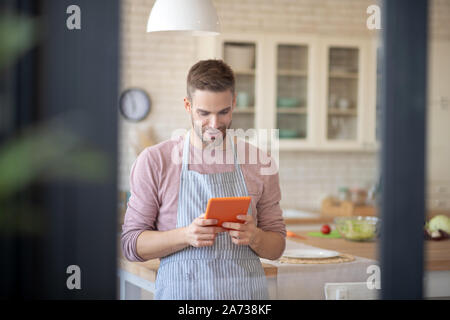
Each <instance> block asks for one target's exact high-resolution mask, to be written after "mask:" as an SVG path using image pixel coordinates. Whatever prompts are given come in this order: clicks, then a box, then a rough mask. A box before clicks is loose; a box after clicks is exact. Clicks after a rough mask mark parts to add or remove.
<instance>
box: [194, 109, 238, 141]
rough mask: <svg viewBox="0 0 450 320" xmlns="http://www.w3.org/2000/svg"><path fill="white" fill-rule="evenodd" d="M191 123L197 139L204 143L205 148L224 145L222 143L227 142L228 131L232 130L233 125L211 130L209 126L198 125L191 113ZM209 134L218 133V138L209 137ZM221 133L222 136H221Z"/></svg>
mask: <svg viewBox="0 0 450 320" xmlns="http://www.w3.org/2000/svg"><path fill="white" fill-rule="evenodd" d="M191 122H192V128H193V129H194V132H195V134H196V135H197V137H198V138H199V139H200V140H201V141H202V144H203V146H205V145H206V146H211V147H213V146H219V145H220V144H222V142H223V141H224V140H225V137H226V135H227V130H228V129H230V128H231V123H232V121H230V123H229V124H228V126H227V125H223V126H220V127H219V128H217V129H216V128H211V127H208V126H201V125H197V124H196V123H195V122H194V118H193V117H192V113H191ZM208 132H214V133H216V132H217V135H216V136H212V137H211V138H209V137H208ZM219 132H220V134H219Z"/></svg>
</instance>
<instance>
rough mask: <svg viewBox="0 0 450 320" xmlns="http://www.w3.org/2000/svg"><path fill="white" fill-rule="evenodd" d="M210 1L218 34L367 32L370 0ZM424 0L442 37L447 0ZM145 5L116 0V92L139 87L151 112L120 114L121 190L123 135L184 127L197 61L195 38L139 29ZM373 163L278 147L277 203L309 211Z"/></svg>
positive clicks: (129, 157)
mask: <svg viewBox="0 0 450 320" xmlns="http://www.w3.org/2000/svg"><path fill="white" fill-rule="evenodd" d="M213 3H214V5H215V7H216V9H217V13H218V15H219V18H220V20H221V24H222V31H223V32H246V31H248V32H276V33H288V34H299V33H307V34H329V35H332V34H336V35H339V36H342V35H348V36H367V37H372V36H375V33H374V31H371V30H368V29H367V27H366V19H367V14H366V9H367V7H368V6H369V5H371V4H376V3H377V2H376V1H370V0H296V1H293V0H213ZM430 3H431V8H430V12H431V15H430V17H431V23H430V36H431V37H432V38H438V39H446V40H450V28H448V21H449V20H450V1H448V0H433V1H430ZM153 4H154V0H124V1H122V8H123V10H122V16H121V20H122V49H123V50H122V59H121V62H122V65H121V76H122V78H121V90H125V89H127V88H130V87H140V88H143V89H145V90H146V91H147V92H148V93H149V95H150V98H151V101H152V110H151V112H150V114H149V116H148V117H147V118H146V119H145V120H144V121H143V122H141V123H137V124H136V123H128V122H126V121H125V120H124V119H123V118H120V131H119V133H120V137H119V143H120V146H119V150H120V156H119V163H120V167H119V187H120V189H122V190H128V188H129V174H130V168H131V165H132V163H133V161H134V160H135V158H136V154H135V153H134V151H133V148H132V146H131V142H130V141H133V140H134V139H135V136H136V132H135V130H136V129H137V128H138V129H141V130H143V129H148V130H150V131H151V133H152V136H153V138H154V140H155V142H160V141H163V140H166V139H169V138H170V136H171V134H172V132H173V131H174V130H176V129H178V128H187V127H188V126H189V125H190V120H189V117H188V114H186V112H185V111H184V108H183V98H184V96H185V92H186V88H185V86H186V75H187V72H188V70H189V68H190V66H191V65H193V64H194V63H195V62H196V59H197V58H196V57H197V47H196V41H195V39H194V38H190V37H184V36H170V37H169V36H167V35H158V34H147V33H145V28H146V25H147V19H148V15H149V13H150V11H151V8H152V6H153ZM377 166H378V158H377V154H376V153H373V152H372V153H369V152H305V151H298V152H280V184H281V189H282V197H283V198H282V206H283V207H284V208H303V209H312V210H317V209H318V208H319V206H320V199H321V198H322V197H323V196H324V195H327V194H332V193H336V192H337V189H338V187H340V186H343V185H346V186H348V187H367V184H371V183H373V182H374V181H375V180H376V178H377V173H378V167H377ZM433 190H434V189H432V190H431V191H430V193H429V196H430V197H431V196H432V193H433V192H434V191H433ZM436 192H437V193H439V192H438V191H436ZM441 193H442V192H441ZM433 199H434V198H433ZM448 206H449V208H450V203H449V204H448Z"/></svg>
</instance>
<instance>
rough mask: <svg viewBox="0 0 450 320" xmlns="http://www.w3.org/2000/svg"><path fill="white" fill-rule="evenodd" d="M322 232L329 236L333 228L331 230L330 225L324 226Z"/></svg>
mask: <svg viewBox="0 0 450 320" xmlns="http://www.w3.org/2000/svg"><path fill="white" fill-rule="evenodd" d="M320 231H321V232H322V233H323V234H329V233H330V232H331V228H330V226H329V225H327V224H324V225H323V226H322V229H320Z"/></svg>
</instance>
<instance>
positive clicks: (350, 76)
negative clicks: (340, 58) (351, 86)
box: [328, 71, 358, 79]
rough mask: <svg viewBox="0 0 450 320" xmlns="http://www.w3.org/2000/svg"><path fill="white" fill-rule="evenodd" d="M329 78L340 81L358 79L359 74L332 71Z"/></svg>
mask: <svg viewBox="0 0 450 320" xmlns="http://www.w3.org/2000/svg"><path fill="white" fill-rule="evenodd" d="M328 76H329V77H330V78H339V79H358V73H354V72H337V71H330V73H329V74H328Z"/></svg>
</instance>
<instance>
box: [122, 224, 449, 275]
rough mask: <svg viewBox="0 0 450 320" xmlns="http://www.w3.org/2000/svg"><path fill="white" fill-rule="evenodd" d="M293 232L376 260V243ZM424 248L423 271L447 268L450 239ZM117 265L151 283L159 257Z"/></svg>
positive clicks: (272, 271) (271, 270)
mask: <svg viewBox="0 0 450 320" xmlns="http://www.w3.org/2000/svg"><path fill="white" fill-rule="evenodd" d="M314 231H317V230H314ZM296 233H297V234H298V235H300V236H303V237H306V240H301V239H297V238H292V237H290V238H289V239H290V240H293V241H297V242H300V243H304V244H306V245H310V246H314V247H318V248H323V249H328V250H335V251H339V252H343V253H348V254H351V255H354V256H358V257H363V258H367V259H371V260H378V253H377V250H378V247H377V242H352V241H347V240H345V239H326V238H318V237H311V236H308V235H307V233H308V231H300V232H296ZM425 248H426V263H425V270H427V271H444V270H450V240H444V241H425ZM119 265H120V268H121V269H123V270H125V271H128V272H130V273H132V274H135V275H137V276H139V277H142V278H144V279H146V280H149V281H152V282H154V281H155V280H156V273H157V271H158V267H159V259H153V260H148V261H145V262H130V261H128V260H126V259H125V258H124V257H123V256H122V255H121V254H120V261H119ZM263 267H264V271H265V274H266V276H267V277H276V276H277V267H276V266H274V265H270V264H265V263H263Z"/></svg>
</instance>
